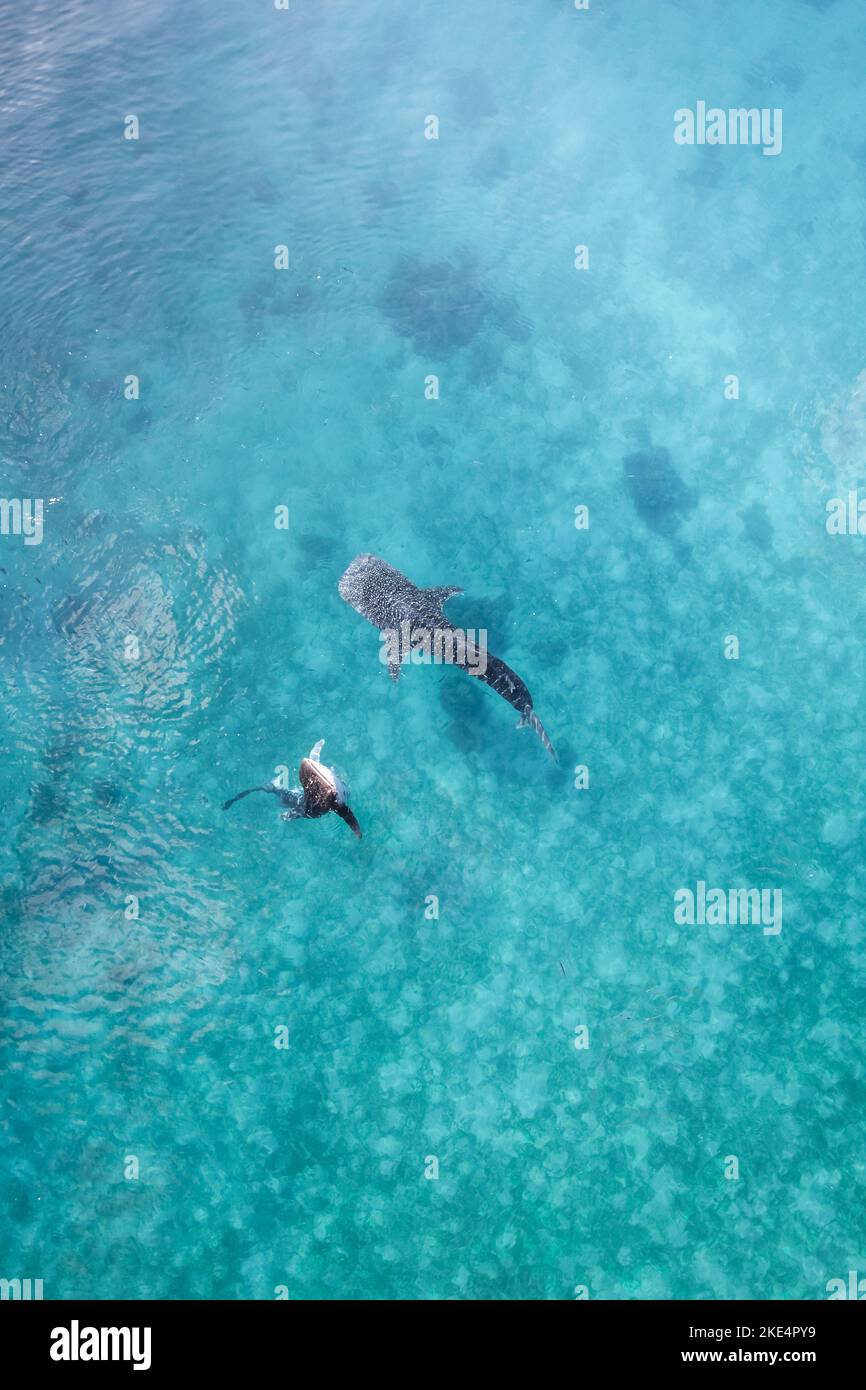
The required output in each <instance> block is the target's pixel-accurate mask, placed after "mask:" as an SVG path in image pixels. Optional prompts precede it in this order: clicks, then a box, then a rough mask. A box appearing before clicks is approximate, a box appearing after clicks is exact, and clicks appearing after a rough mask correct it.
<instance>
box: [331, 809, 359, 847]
mask: <svg viewBox="0 0 866 1390" xmlns="http://www.w3.org/2000/svg"><path fill="white" fill-rule="evenodd" d="M334 810H335V811H336V813H337V815H338V816H339V817H340V820H344V821H345V822H346V824H347V825H348V827H349V829H350V830H351V832H352V834H353V835H357V837H358V839H359V840H360V838H361V827H360V825H359V824H358V822H357V821H356V820H355V817H354V816H353V815H352V812H351V811H350V810H349V808H348V806H346V805H343V806H335V807H334Z"/></svg>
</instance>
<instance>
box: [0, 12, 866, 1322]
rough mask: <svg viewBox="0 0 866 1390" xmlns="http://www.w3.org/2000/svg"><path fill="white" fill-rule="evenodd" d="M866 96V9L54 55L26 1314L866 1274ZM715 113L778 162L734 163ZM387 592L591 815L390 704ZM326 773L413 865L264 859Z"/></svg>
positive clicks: (5, 1080)
mask: <svg viewBox="0 0 866 1390" xmlns="http://www.w3.org/2000/svg"><path fill="white" fill-rule="evenodd" d="M864 58H866V14H864V12H863V8H862V6H861V5H860V4H859V3H858V0H836V2H835V3H832V0H811V3H805V0H791V2H790V3H775V4H769V3H765V4H762V5H756V4H755V3H754V0H657V3H653V4H648V3H646V0H624V2H623V3H615V0H591V6H590V10H589V12H588V13H579V12H577V11H575V9H574V7H573V5H572V4H570V3H569V2H568V0H522V3H520V4H519V5H518V4H517V3H511V4H502V3H493V0H478V3H476V4H473V5H467V4H462V3H457V2H456V0H418V3H415V4H413V5H411V6H409V5H405V4H404V5H400V4H398V3H397V0H379V3H377V4H375V5H373V4H371V5H366V6H363V7H362V6H359V5H357V4H355V3H351V2H350V0H329V3H328V4H327V5H320V4H319V3H313V0H291V8H290V10H289V12H288V13H284V12H279V11H276V10H274V9H273V7H272V6H271V5H270V4H268V3H266V0H257V2H256V3H253V0H245V3H244V4H243V5H239V4H238V3H237V0H207V3H205V0H197V2H196V0H184V3H180V0H177V3H174V0H141V2H139V0H125V2H124V3H123V4H109V3H107V0H99V3H91V2H90V0H88V3H85V2H84V0H61V2H60V3H58V0H30V2H29V3H27V4H24V3H23V0H18V2H17V3H14V4H11V5H9V6H7V7H6V8H5V9H4V11H3V13H2V18H0V121H2V126H0V135H2V151H3V159H2V163H0V226H2V250H0V271H2V279H0V286H2V288H0V305H2V322H3V332H2V335H0V400H2V406H3V409H2V454H0V457H2V469H3V471H2V492H3V495H4V496H5V497H7V498H15V497H18V498H23V497H42V498H44V499H45V521H44V539H43V542H42V544H41V545H32V546H25V545H24V544H23V538H22V537H20V536H15V535H8V536H2V537H0V565H2V569H3V571H4V572H3V573H0V586H2V587H0V605H2V606H0V655H2V662H3V666H2V671H3V700H2V709H0V730H2V749H3V757H2V763H0V798H2V806H3V820H4V832H5V833H4V835H3V839H2V848H0V905H2V934H0V978H2V1001H3V1007H2V1015H3V1031H2V1038H3V1041H2V1048H0V1062H2V1069H3V1076H2V1092H0V1094H2V1117H0V1174H2V1176H0V1276H2V1277H6V1278H13V1277H20V1278H24V1277H30V1278H42V1279H43V1280H44V1289H45V1297H46V1298H65V1297H68V1298H71V1297H97V1298H109V1297H111V1298H140V1297H157V1298H181V1297H185V1298H209V1297H212V1298H230V1299H256V1298H264V1299H268V1298H273V1297H274V1296H275V1291H276V1290H277V1289H278V1288H284V1289H286V1290H287V1291H288V1294H289V1296H290V1297H291V1298H316V1299H332V1298H340V1297H348V1298H383V1299H384V1298H388V1299H394V1298H401V1299H405V1298H411V1299H415V1298H436V1299H443V1298H444V1299H448V1298H457V1299H526V1298H545V1299H570V1298H573V1297H574V1291H575V1288H576V1286H584V1287H585V1288H586V1289H587V1290H588V1291H589V1295H590V1297H592V1298H615V1299H626V1298H727V1297H741V1298H761V1297H771V1298H822V1297H825V1296H826V1292H825V1290H826V1284H827V1281H828V1280H830V1279H832V1278H838V1277H842V1278H844V1277H846V1275H847V1272H848V1270H850V1269H857V1270H859V1272H860V1273H861V1274H866V1230H864V1195H866V1194H864V1177H866V1164H864V1157H863V1106H864V1099H866V1076H864V1064H863V1056H862V1021H863V1016H864V984H866V978H864V963H866V962H864V944H863V920H862V890H863V882H864V864H863V856H862V850H861V845H862V835H863V830H864V812H863V803H862V764H863V760H864V756H866V731H864V720H863V712H864V695H863V689H864V680H866V657H864V648H863V642H862V628H863V619H864V599H863V574H864V563H866V560H864V552H863V550H862V547H863V546H866V539H863V538H860V537H840V536H830V535H828V534H827V531H826V527H825V517H826V512H825V506H826V502H827V501H828V500H829V499H830V498H832V497H834V496H838V495H843V494H845V493H846V492H847V490H848V489H850V488H855V487H857V486H858V484H859V485H860V486H861V487H864V486H866V378H861V376H860V374H861V373H862V372H863V370H864V367H866V361H864V348H863V342H862V331H861V326H862V324H863V322H864V321H866V279H864V275H863V270H864V255H866V220H864V219H866V211H864V191H866V136H864V134H863V130H862V122H861V120H860V110H861V106H862V100H861V94H862V72H863V67H864ZM698 100H706V101H707V103H708V104H710V105H712V104H718V105H720V106H722V107H726V108H727V107H729V106H740V105H745V106H755V107H769V108H777V107H779V108H782V110H783V112H784V145H783V150H782V153H781V154H780V155H779V156H778V157H774V158H770V157H765V156H763V155H762V153H761V151H760V149H757V148H742V147H740V148H735V147H725V148H715V147H709V146H702V147H698V146H695V147H682V146H678V145H677V144H675V143H674V140H673V138H672V134H673V113H674V111H675V110H677V109H678V108H681V107H689V106H691V107H693V106H694V105H695V103H696V102H697V101H698ZM129 114H135V115H137V116H138V118H139V122H140V138H139V139H138V140H137V141H136V140H126V139H124V138H123V128H124V118H125V117H126V116H127V115H129ZM430 114H435V115H437V116H438V118H439V122H440V130H439V139H438V140H428V139H425V138H424V121H425V118H426V117H427V116H428V115H430ZM278 245H286V246H288V248H289V268H288V270H284V271H277V270H275V269H274V248H275V247H276V246H278ZM577 245H586V246H588V247H589V254H590V264H589V269H588V270H586V271H578V270H576V269H575V267H574V264H573V262H574V256H575V247H576V246H577ZM130 374H135V375H137V376H138V377H139V378H140V399H138V400H127V399H125V396H124V380H125V378H126V377H127V376H128V375H130ZM731 374H734V375H736V376H737V377H738V378H739V383H740V387H739V399H736V400H730V399H726V397H725V389H724V383H725V378H726V377H728V376H729V375H731ZM430 375H436V376H438V378H439V399H438V400H427V399H425V390H424V388H425V379H426V378H427V377H428V376H430ZM665 451H666V452H665ZM626 460H629V462H626ZM636 460H637V461H636ZM49 499H52V500H50V501H49ZM581 504H583V505H585V506H588V507H589V516H590V524H589V529H588V530H578V529H576V528H575V525H574V515H575V507H576V506H578V505H581ZM279 506H286V507H288V509H289V516H290V523H289V527H288V529H287V530H279V529H276V528H275V526H274V509H275V508H276V507H279ZM360 551H373V552H375V553H377V554H380V555H382V556H384V557H385V558H386V559H387V560H388V561H389V562H390V563H391V564H393V565H396V566H398V567H399V568H400V569H402V570H404V571H405V572H406V573H407V574H408V575H409V576H410V577H411V578H412V579H413V580H414V581H415V582H416V583H418V584H422V585H434V584H459V585H461V586H462V587H463V588H464V590H465V594H464V596H462V597H460V598H457V599H455V600H452V601H451V602H450V603H449V607H448V613H449V616H450V617H451V619H452V620H453V621H454V622H462V623H465V624H466V625H475V626H486V628H487V630H488V633H489V644H490V647H491V649H492V650H493V651H494V652H495V653H496V654H497V655H500V656H502V657H503V658H504V659H505V660H507V661H508V662H509V663H510V664H511V665H513V666H514V668H515V669H516V670H517V671H518V672H519V673H520V675H521V676H522V677H523V679H524V680H525V681H526V683H527V685H528V686H529V689H530V690H531V691H532V694H533V697H534V700H535V706H536V709H537V711H538V713H539V715H540V717H541V718H542V719H543V721H544V723H545V726H546V727H547V729H548V731H549V732H550V734H551V737H552V739H553V742H554V744H555V745H556V747H557V750H558V752H559V755H560V767H559V768H558V769H557V768H556V767H555V766H554V765H553V763H552V762H551V761H550V760H549V759H548V757H547V755H546V754H545V753H544V751H543V749H542V748H541V745H540V744H539V742H538V740H537V739H536V738H535V737H534V735H532V734H531V733H527V732H516V731H515V729H514V724H515V723H516V715H515V712H514V711H513V710H511V709H510V708H509V707H508V706H507V705H506V704H505V703H504V702H503V701H502V700H500V699H498V698H497V697H496V696H495V695H494V694H493V693H492V692H491V691H490V690H488V689H486V688H484V687H482V686H479V685H476V683H475V682H472V681H470V680H468V679H467V678H466V677H465V676H464V675H462V674H460V673H459V672H456V671H453V670H444V671H443V670H441V669H433V670H430V669H410V670H408V671H407V672H406V673H405V674H404V676H403V678H402V679H401V680H400V682H399V683H398V685H396V686H394V685H392V684H391V682H390V681H389V680H388V677H387V673H386V671H385V669H384V667H383V666H382V665H381V664H380V662H379V660H378V652H379V644H378V641H377V635H376V633H375V632H374V631H373V629H372V628H370V627H369V626H367V624H365V623H364V622H363V621H362V620H361V618H359V617H358V615H357V614H355V613H353V612H352V611H351V610H350V609H349V608H348V607H347V606H346V605H345V604H343V603H342V602H341V601H340V598H339V595H338V593H337V581H338V579H339V576H340V574H341V573H342V571H343V570H344V569H345V567H346V565H347V564H348V563H349V561H350V560H351V559H352V558H353V556H354V555H356V554H357V553H358V552H360ZM130 636H133V637H135V638H137V639H138V642H139V649H140V656H139V658H138V660H134V659H127V647H126V640H127V638H128V637H130ZM730 636H736V637H737V639H738V641H739V657H738V659H736V660H729V659H726V657H725V647H724V644H725V639H726V638H727V637H730ZM319 738H325V740H326V744H325V749H324V755H325V757H326V759H331V760H332V761H334V762H335V763H336V765H337V766H338V767H339V768H340V769H342V770H344V771H345V772H346V773H347V775H348V777H349V781H350V784H351V801H352V806H353V809H354V811H355V813H356V815H357V816H358V819H359V821H360V822H361V825H362V827H363V829H364V838H363V840H362V841H360V842H358V841H356V840H355V839H354V838H353V837H352V836H351V835H350V834H349V832H348V830H347V828H346V827H345V826H344V825H343V824H341V822H340V821H339V820H338V819H337V818H336V817H334V816H328V817H327V818H325V819H323V820H321V821H310V822H304V821H301V822H296V823H294V824H288V825H287V824H283V823H281V822H280V820H279V818H278V808H277V806H276V803H275V801H274V799H273V798H268V797H264V796H262V797H252V798H250V799H249V800H246V801H244V802H242V803H240V804H239V805H238V806H236V807H235V808H234V809H233V810H232V811H231V813H229V815H227V816H224V815H223V814H222V813H221V811H220V809H219V807H220V804H221V802H222V801H223V800H224V799H225V798H226V797H227V796H229V795H231V794H232V793H233V792H235V791H237V790H239V789H240V788H242V787H245V786H249V785H252V784H253V783H254V782H258V781H265V780H268V779H269V778H271V777H272V776H274V774H275V772H276V769H277V768H278V767H281V766H286V767H288V768H290V769H292V770H294V769H295V768H296V767H297V763H298V760H299V758H300V757H301V756H303V755H305V754H306V753H307V752H308V750H309V749H310V747H311V746H312V744H313V743H314V742H315V741H316V740H317V739H319ZM578 765H585V766H586V767H587V768H588V770H589V786H588V787H587V788H585V789H582V790H577V789H576V788H575V785H574V783H575V774H574V769H575V767H576V766H578ZM699 880H702V881H705V882H706V883H707V884H708V885H721V886H723V887H725V888H741V887H742V888H745V887H751V886H754V887H758V888H761V887H774V888H776V889H780V890H781V891H782V893H783V897H784V923H783V927H782V930H781V932H779V933H778V934H776V935H769V934H765V933H764V932H763V930H762V928H761V926H760V925H749V924H743V925H737V926H725V927H722V926H707V925H695V926H687V925H685V926H684V925H679V924H678V923H676V922H675V920H674V896H673V895H674V893H675V892H676V891H677V889H679V888H681V887H688V886H691V887H692V888H694V887H695V885H696V884H697V882H698V881H699ZM431 895H435V896H436V897H437V898H438V900H439V917H438V920H435V919H433V920H428V917H427V916H425V905H426V903H427V901H428V899H429V898H430V896H431ZM132 898H134V899H136V900H137V901H138V904H139V915H138V917H137V918H136V917H135V916H134V915H128V914H130V913H134V910H135V908H134V904H132V906H130V902H131V899H132ZM428 915H429V914H428ZM281 1026H282V1027H285V1028H287V1029H288V1046H287V1047H285V1048H279V1047H276V1046H275V1042H276V1041H278V1040H279V1037H280V1035H279V1034H278V1033H276V1032H275V1030H277V1029H279V1028H280V1027H281ZM581 1027H586V1028H588V1030H589V1035H588V1036H589V1046H588V1047H586V1048H578V1047H576V1046H575V1042H576V1041H580V1040H581V1038H582V1035H580V1034H577V1035H576V1033H575V1030H576V1029H578V1028H581ZM431 1158H436V1159H437V1160H438V1169H439V1176H438V1178H437V1179H428V1178H427V1177H425V1171H428V1172H429V1171H431V1170H432V1169H433V1168H434V1167H435V1165H432V1164H431V1163H430V1162H429V1160H430V1159H431ZM731 1158H735V1159H736V1160H737V1162H738V1166H739V1177H737V1178H731V1177H728V1176H726V1172H727V1173H730V1172H731V1170H732V1165H731V1162H730V1160H731ZM133 1160H134V1162H133ZM136 1165H137V1173H138V1176H137V1177H135V1176H131V1174H133V1173H134V1172H135V1170H136Z"/></svg>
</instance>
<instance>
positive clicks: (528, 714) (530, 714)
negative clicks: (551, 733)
mask: <svg viewBox="0 0 866 1390" xmlns="http://www.w3.org/2000/svg"><path fill="white" fill-rule="evenodd" d="M517 727H518V729H534V730H535V732H536V733H537V734H538V737H539V738H540V739H541V742H542V743H543V744H544V746H545V748H546V749H547V751H548V753H549V754H550V756H551V757H552V759H553V761H554V762H555V763H556V764H557V766H559V758H558V757H557V756H556V749H555V748H554V746H553V744H552V743H551V741H550V739H549V738H548V737H547V730H546V729H545V727H544V725H543V724H542V722H541V720H540V719H539V717H538V715H537V714H536V713H535V710H534V709H533V708H532V705H527V706H526V709H525V710H524V711H523V713H522V715H521V716H520V722H519V724H518V725H517Z"/></svg>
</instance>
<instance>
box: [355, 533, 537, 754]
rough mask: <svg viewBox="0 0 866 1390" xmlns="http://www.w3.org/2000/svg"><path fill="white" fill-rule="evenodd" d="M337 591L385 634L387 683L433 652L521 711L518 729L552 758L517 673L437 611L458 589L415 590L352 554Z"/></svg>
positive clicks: (388, 569)
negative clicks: (416, 657)
mask: <svg viewBox="0 0 866 1390" xmlns="http://www.w3.org/2000/svg"><path fill="white" fill-rule="evenodd" d="M338 587H339V591H340V597H341V598H342V599H344V600H345V602H346V603H348V604H349V606H350V607H351V608H354V609H355V611H356V612H357V613H360V614H361V616H362V617H363V618H366V619H367V621H368V622H369V623H372V624H373V627H377V628H378V629H379V631H380V632H382V633H384V634H385V635H386V638H387V642H388V646H387V664H388V671H389V673H390V676H391V679H392V680H394V681H396V680H398V679H399V677H400V667H401V665H403V664H404V663H405V662H406V661H409V660H411V659H412V657H413V655H414V654H415V653H417V652H421V653H423V654H426V656H425V659H426V660H429V659H430V653H431V649H434V648H435V650H436V651H437V652H438V653H440V655H439V657H438V659H441V660H443V661H446V662H448V664H451V665H455V666H459V667H460V669H461V670H462V671H466V672H467V673H468V675H470V676H475V677H476V679H477V680H481V681H484V683H485V685H489V686H490V688H491V690H495V691H496V694H497V695H501V696H502V698H503V699H504V700H507V701H508V703H509V704H510V705H513V706H514V708H515V709H516V710H518V711H519V713H520V721H519V723H518V725H517V727H518V728H519V729H525V728H529V729H534V730H535V732H536V733H537V734H538V737H539V738H540V739H541V742H542V743H543V744H544V747H545V748H546V749H547V751H548V753H550V755H551V757H552V758H553V759H554V761H556V760H557V759H556V753H555V752H554V749H553V744H552V743H551V742H550V739H549V738H548V736H547V733H546V731H545V728H544V725H543V724H542V722H541V720H540V719H539V717H538V715H537V714H536V713H535V710H534V709H533V705H532V696H531V695H530V693H529V691H528V690H527V688H526V685H525V684H524V682H523V681H522V680H521V678H520V676H518V674H517V672H516V671H512V669H511V667H510V666H506V664H505V662H504V661H501V660H500V659H499V657H498V656H493V655H492V654H491V653H489V652H487V651H486V650H485V649H483V648H482V647H480V646H479V645H478V644H477V643H476V642H475V640H474V637H475V634H474V632H470V633H464V632H461V631H460V630H459V629H458V628H456V627H455V626H454V624H453V623H451V622H449V621H448V619H447V618H446V617H445V615H444V613H443V612H442V607H443V604H445V603H446V602H447V600H448V599H449V598H451V597H452V596H453V595H454V594H462V593H463V590H462V589H461V588H460V587H459V586H457V585H454V584H445V585H440V586H439V587H436V588H432V589H419V588H418V586H417V585H415V584H413V583H412V581H411V579H408V578H407V577H406V575H405V574H402V573H401V572H400V570H398V569H395V568H394V566H393V565H389V564H388V563H387V562H386V561H385V560H382V559H380V558H379V556H378V555H357V556H356V557H355V559H354V560H353V561H352V563H351V564H350V565H349V568H348V569H347V570H346V572H345V574H344V575H343V576H342V578H341V579H340V582H339V585H338ZM434 659H435V658H434Z"/></svg>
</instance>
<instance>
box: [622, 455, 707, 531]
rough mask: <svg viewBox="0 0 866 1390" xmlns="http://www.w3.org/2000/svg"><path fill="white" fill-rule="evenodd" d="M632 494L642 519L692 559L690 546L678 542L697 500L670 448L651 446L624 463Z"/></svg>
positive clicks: (626, 459)
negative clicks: (678, 469)
mask: <svg viewBox="0 0 866 1390" xmlns="http://www.w3.org/2000/svg"><path fill="white" fill-rule="evenodd" d="M623 475H624V478H625V485H626V488H627V490H628V494H629V496H630V497H631V500H632V502H633V503H634V507H635V511H636V512H637V514H638V516H639V517H640V518H641V520H642V521H643V522H644V523H645V524H646V525H647V526H648V527H649V528H650V530H652V531H655V532H656V533H657V534H658V535H660V536H664V537H665V539H666V540H668V541H670V542H671V544H672V545H673V546H674V548H675V550H676V551H677V552H678V553H679V556H680V558H682V559H688V558H689V556H690V554H691V552H690V550H689V547H688V546H687V545H686V544H685V543H684V542H683V541H680V540H679V539H678V535H677V533H678V531H679V528H680V524H681V522H682V519H683V517H685V516H687V515H688V513H689V512H690V511H692V509H693V508H694V507H695V506H696V503H697V498H696V497H695V494H694V493H693V491H692V489H691V488H690V487H688V486H687V485H686V483H684V482H683V480H682V478H681V477H680V475H679V473H678V472H677V470H676V469H675V468H674V465H673V463H672V461H671V456H670V454H669V453H668V451H667V449H663V448H654V447H652V446H651V447H648V448H646V449H641V450H639V451H638V452H637V453H634V454H629V455H628V456H627V457H626V458H625V459H624V460H623Z"/></svg>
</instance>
